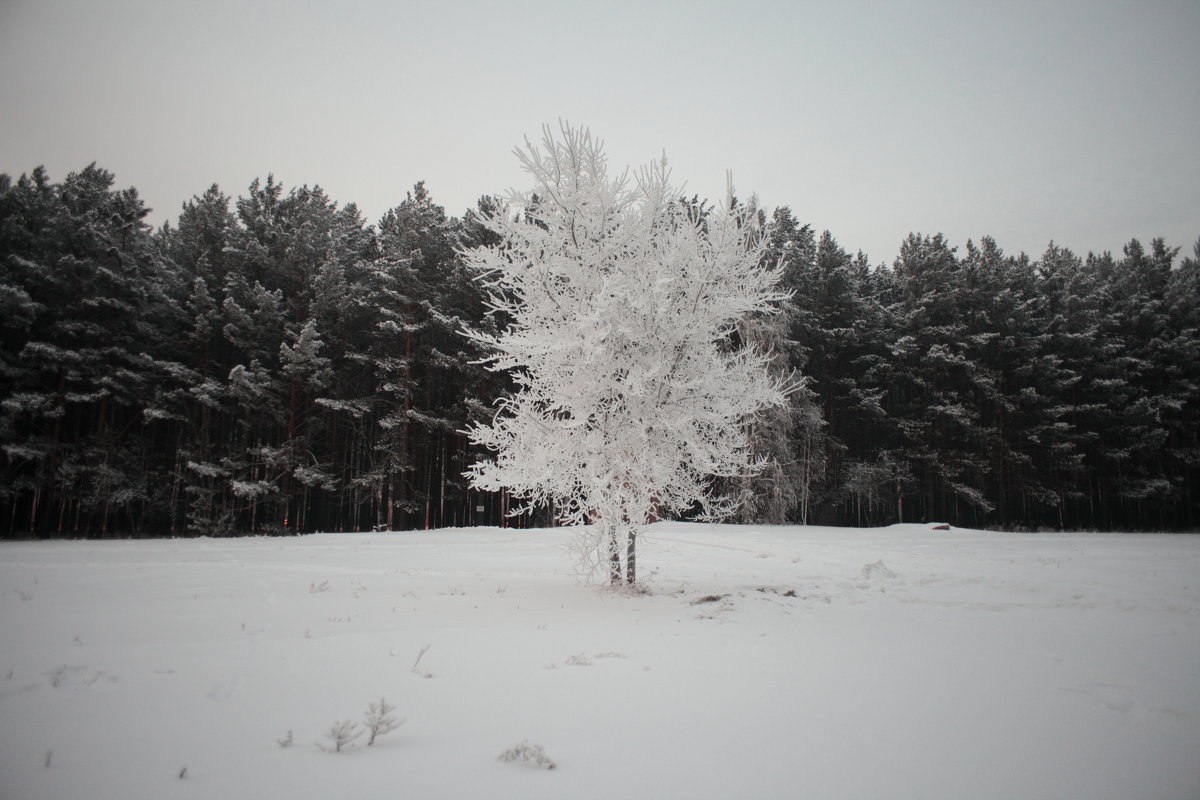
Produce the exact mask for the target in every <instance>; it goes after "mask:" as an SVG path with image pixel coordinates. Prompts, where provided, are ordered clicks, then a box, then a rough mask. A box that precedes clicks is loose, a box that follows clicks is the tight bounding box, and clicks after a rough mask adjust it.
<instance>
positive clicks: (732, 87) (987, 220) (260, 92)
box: [0, 0, 1200, 263]
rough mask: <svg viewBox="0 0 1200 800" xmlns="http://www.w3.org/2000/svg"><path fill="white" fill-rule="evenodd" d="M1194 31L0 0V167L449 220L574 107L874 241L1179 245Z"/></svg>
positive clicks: (1146, 8)
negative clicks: (436, 209) (276, 194)
mask: <svg viewBox="0 0 1200 800" xmlns="http://www.w3.org/2000/svg"><path fill="white" fill-rule="evenodd" d="M1197 42H1200V2H1197V0H1177V1H1175V2H1170V1H1167V0H1140V1H1139V2H1108V0H1094V1H1093V0H1074V1H1072V2H1067V1H1066V0H1061V1H1059V0H1041V1H1038V2H1019V1H1013V2H1008V1H1004V2H992V3H981V2H960V1H957V0H956V1H954V2H949V1H947V2H938V1H937V0H922V1H921V2H886V1H885V2H854V1H853V0H840V1H838V0H831V1H830V2H811V3H809V2H761V1H759V2H754V1H751V0H743V1H742V2H705V1H704V0H692V1H691V2H662V3H655V2H652V0H643V1H642V2H620V1H616V2H602V1H601V0H593V1H592V2H586V3H585V2H572V1H571V0H559V2H528V1H525V0H505V1H504V2H474V1H470V0H457V1H456V2H438V1H437V0H421V2H409V1H408V0H394V1H393V2H385V1H384V0H340V1H339V2H334V1H333V0H326V2H300V1H299V0H297V1H295V2H284V1H283V0H276V1H275V2H265V1H264V2H254V1H253V0H243V2H226V1H225V0H197V1H196V2H184V1H183V0H106V1H105V2H97V1H96V0H0V172H7V173H9V174H10V175H12V176H14V177H15V176H16V175H19V174H21V173H23V172H28V171H29V170H31V169H32V168H33V167H35V166H37V165H39V164H44V165H45V166H46V167H47V169H48V170H49V171H50V175H51V178H52V179H54V180H61V179H62V178H63V177H65V175H66V174H67V172H69V171H72V170H77V169H80V168H82V167H83V166H86V165H87V164H88V163H90V162H91V161H96V162H98V163H99V164H100V166H103V167H105V168H107V169H109V170H112V171H113V172H114V173H116V177H117V182H118V184H119V185H120V186H122V187H124V186H130V185H132V186H135V187H137V189H138V190H139V191H140V192H141V194H142V197H143V198H144V199H145V201H146V202H147V204H148V205H150V206H151V207H152V208H153V209H154V212H153V214H152V217H151V220H152V221H153V222H154V223H155V224H158V223H160V222H162V221H163V220H166V219H172V220H173V219H174V218H175V217H176V216H177V215H178V212H179V207H180V204H181V203H182V202H183V201H185V200H187V199H188V198H190V197H191V196H192V195H194V194H199V193H201V192H203V191H204V190H205V189H206V188H207V187H208V186H209V185H211V184H212V183H218V184H220V186H221V188H222V189H223V190H224V191H225V193H226V194H229V195H231V196H234V197H236V196H238V195H239V194H241V193H243V191H244V190H245V188H246V186H247V185H249V183H250V181H251V180H252V179H253V178H255V177H256V176H265V175H266V174H267V173H268V172H274V173H275V175H276V177H277V178H279V179H280V180H281V181H282V182H283V183H284V184H285V185H286V186H289V187H290V186H295V185H299V184H305V183H307V184H310V185H311V184H320V185H321V186H322V187H324V188H325V190H326V191H327V192H328V193H329V195H330V196H331V197H332V198H333V199H334V200H337V201H339V202H340V203H343V204H344V203H347V202H356V203H357V204H358V205H359V207H360V208H361V209H362V211H363V212H364V214H365V215H366V217H367V219H368V220H369V221H371V222H374V221H375V220H377V219H378V218H379V216H380V215H381V214H382V213H383V212H384V211H385V210H387V209H388V208H389V207H391V206H393V205H395V204H397V203H399V202H400V201H401V200H402V199H403V198H404V195H405V192H406V191H408V190H409V189H410V188H411V187H412V185H413V184H414V183H415V182H416V181H418V180H424V181H425V182H426V185H427V186H428V187H429V190H430V192H431V193H432V195H433V198H434V200H435V201H437V202H439V203H440V204H442V205H444V206H445V207H446V210H447V212H449V213H451V214H454V215H460V214H462V212H463V211H464V210H465V209H466V208H468V207H469V206H472V205H474V203H475V200H476V199H477V198H478V197H479V196H480V195H482V194H493V193H502V192H504V191H505V190H507V189H509V188H511V187H518V188H526V187H527V186H528V185H529V181H528V179H527V177H526V176H525V175H524V174H523V173H522V172H521V171H520V169H519V167H518V165H517V162H516V159H515V158H514V157H513V156H512V154H511V151H512V148H513V147H514V146H515V145H517V144H519V143H520V142H521V141H522V139H523V137H524V136H526V135H529V136H530V137H531V138H536V137H537V136H538V134H539V131H540V127H541V125H542V124H543V123H546V122H551V123H555V122H556V121H557V120H558V119H559V118H565V119H568V120H570V121H571V122H572V123H576V124H580V125H586V126H588V127H590V128H591V130H592V132H593V134H595V135H597V136H599V137H601V138H603V139H604V140H605V142H606V143H607V145H608V153H609V157H610V163H611V164H612V165H614V166H624V165H627V164H634V165H640V164H642V163H645V162H647V161H649V160H651V159H653V158H655V157H657V156H658V155H659V154H660V153H662V152H663V151H664V150H665V151H666V153H667V156H668V160H669V162H670V163H671V164H672V166H673V171H674V177H675V180H676V181H677V182H679V183H686V189H687V191H688V193H689V194H700V195H701V196H706V197H709V198H719V197H720V196H722V195H723V192H724V185H725V177H724V176H725V170H727V169H729V170H732V171H733V173H734V182H735V184H736V186H737V190H738V193H739V194H740V195H742V196H747V195H749V194H751V193H754V194H757V195H758V197H759V199H760V202H761V203H762V205H764V206H765V207H767V208H768V209H771V208H774V207H775V206H778V205H789V206H791V207H792V209H793V211H794V212H795V213H796V216H797V217H798V218H799V219H800V220H801V221H803V222H809V223H811V224H812V225H813V226H814V227H815V228H817V230H821V229H826V228H827V229H829V230H831V231H832V232H833V234H834V236H835V237H836V238H837V239H838V241H839V242H840V243H841V244H842V245H843V246H844V247H846V248H847V249H849V250H851V251H853V250H857V249H862V250H864V251H866V252H867V253H868V255H869V256H870V257H871V260H872V262H874V263H880V262H884V261H886V262H888V263H890V262H891V260H892V259H893V258H894V257H895V255H896V253H897V252H898V250H899V244H900V242H901V240H902V239H903V238H904V237H905V236H906V235H907V234H908V233H909V232H910V231H916V232H921V233H937V232H943V233H945V234H946V235H947V237H949V239H950V241H951V242H952V243H953V244H955V245H959V246H960V247H961V246H962V245H963V244H965V242H966V240H967V239H968V238H974V239H976V240H978V238H979V237H980V236H983V235H989V234H990V235H992V236H993V237H995V238H996V240H997V242H998V243H999V244H1000V246H1001V247H1002V248H1004V249H1005V250H1006V251H1008V252H1011V253H1016V252H1018V251H1022V250H1024V251H1026V252H1028V253H1030V254H1031V255H1033V256H1039V255H1040V254H1041V253H1042V251H1043V250H1044V249H1045V246H1046V244H1047V243H1048V242H1049V241H1050V240H1051V239H1054V240H1055V241H1056V242H1058V243H1059V244H1061V245H1064V246H1067V247H1070V248H1072V249H1074V250H1076V251H1077V252H1080V253H1081V254H1083V253H1086V252H1087V251H1088V250H1096V251H1100V250H1112V251H1113V252H1114V253H1119V252H1120V249H1121V246H1122V245H1123V244H1124V243H1125V242H1127V241H1128V240H1129V239H1130V238H1131V237H1135V236H1136V237H1138V238H1140V239H1142V241H1143V242H1148V241H1149V240H1150V239H1151V238H1153V237H1155V236H1164V237H1166V238H1167V241H1168V243H1169V244H1172V245H1176V246H1181V247H1182V248H1183V251H1184V252H1185V253H1190V252H1191V249H1192V244H1193V243H1194V242H1195V241H1196V239H1197V237H1200V55H1198V53H1200V47H1198V45H1197Z"/></svg>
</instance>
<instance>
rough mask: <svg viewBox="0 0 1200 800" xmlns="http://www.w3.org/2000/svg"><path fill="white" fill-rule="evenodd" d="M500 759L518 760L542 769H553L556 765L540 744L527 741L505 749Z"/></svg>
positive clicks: (507, 760)
mask: <svg viewBox="0 0 1200 800" xmlns="http://www.w3.org/2000/svg"><path fill="white" fill-rule="evenodd" d="M500 760H501V761H505V762H513V761H520V762H523V763H526V764H533V765H534V766H537V767H541V768H543V769H554V768H555V766H557V765H556V764H555V763H554V761H553V760H552V759H551V758H550V757H549V756H548V755H546V751H545V750H543V749H542V746H541V745H540V744H531V743H529V742H528V741H522V742H521V743H520V744H518V745H515V746H513V747H510V748H509V749H507V750H505V751H504V752H503V753H501V754H500Z"/></svg>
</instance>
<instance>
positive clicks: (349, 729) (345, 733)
mask: <svg viewBox="0 0 1200 800" xmlns="http://www.w3.org/2000/svg"><path fill="white" fill-rule="evenodd" d="M362 735H363V732H362V731H360V730H358V723H357V722H351V721H350V720H348V719H344V720H342V721H341V722H335V723H333V725H332V726H331V727H330V728H329V732H328V733H326V734H325V738H326V739H328V740H329V741H330V742H332V743H333V746H332V747H329V746H327V745H323V744H320V743H318V744H317V746H318V747H320V748H321V749H322V750H325V751H326V752H329V753H340V752H342V750H343V749H345V748H346V747H348V746H349V745H350V743H352V742H353V741H354V740H355V739H357V738H358V737H360V736H362Z"/></svg>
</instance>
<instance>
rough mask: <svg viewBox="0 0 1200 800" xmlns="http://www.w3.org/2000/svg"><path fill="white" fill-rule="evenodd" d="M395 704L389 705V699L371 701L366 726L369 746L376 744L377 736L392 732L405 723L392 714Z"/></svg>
mask: <svg viewBox="0 0 1200 800" xmlns="http://www.w3.org/2000/svg"><path fill="white" fill-rule="evenodd" d="M395 710H396V709H395V707H394V706H389V705H388V702H387V700H384V699H383V698H382V697H381V698H379V702H378V703H371V704H370V705H369V706H367V718H366V723H365V724H366V726H367V733H368V734H369V736H368V737H367V747H370V746H371V745H373V744H375V739H376V737H379V736H382V735H383V734H385V733H391V732H392V731H394V730H396V728H399V727H400V726H401V725H403V724H404V720H402V719H396V718H395V717H393V716H392V715H391V714H392V712H393V711H395Z"/></svg>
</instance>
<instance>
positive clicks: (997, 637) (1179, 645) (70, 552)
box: [0, 523, 1200, 800]
mask: <svg viewBox="0 0 1200 800" xmlns="http://www.w3.org/2000/svg"><path fill="white" fill-rule="evenodd" d="M565 539H566V532H564V531H561V530H559V531H552V530H547V531H533V532H515V531H502V530H496V529H472V530H448V531H438V532H431V533H384V534H328V535H315V536H305V537H302V538H297V539H261V538H259V539H230V540H224V539H201V540H153V541H115V542H35V543H14V542H8V543H2V544H0V797H2V798H4V800H38V799H39V798H53V799H54V800H61V799H62V798H88V800H110V799H111V800H137V799H138V798H146V799H147V800H149V799H151V798H153V799H154V800H158V799H159V798H222V799H223V800H237V798H253V799H254V800H262V798H271V797H278V798H288V800H299V799H301V798H329V797H354V798H360V799H361V798H367V799H369V798H385V797H386V798H476V797H479V798H590V797H622V798H776V797H780V798H798V797H805V798H1005V799H1006V800H1010V799H1011V798H1024V799H1025V800H1029V799H1031V798H1088V799H1089V800H1096V799H1097V798H1121V799H1122V800H1127V799H1128V798H1139V799H1140V800H1150V799H1151V798H1172V799H1173V800H1183V799H1184V798H1197V797H1200V536H1195V535H1187V536H1178V535H1176V536H1166V535H1118V534H1088V535H1079V534H1073V535H1055V534H1037V535H1017V534H996V533H982V532H978V531H961V530H954V531H949V532H947V531H935V530H930V529H928V528H927V527H924V526H913V525H906V526H894V527H891V528H886V529H873V530H850V529H833V528H815V527H814V528H798V527H787V528H771V527H734V526H702V525H689V524H678V523H663V524H659V525H655V526H653V527H652V528H651V532H650V535H649V542H648V543H647V544H646V545H645V546H644V548H643V549H642V551H641V555H642V559H641V563H640V565H639V566H641V567H642V569H643V571H649V570H653V571H654V574H652V575H650V576H649V578H648V586H649V588H650V592H649V593H648V594H639V595H630V594H614V593H611V592H608V591H605V590H602V589H600V588H598V587H595V586H584V585H582V584H580V583H579V582H578V580H577V579H576V577H575V576H574V573H573V571H572V569H571V566H570V562H569V560H568V559H567V558H566V557H565V556H564V554H563V549H562V546H563V543H564V541H565ZM423 650H424V653H423V655H420V660H419V663H417V664H416V668H415V669H414V662H415V661H417V659H418V655H419V654H421V653H422V651H423ZM380 697H386V698H387V701H388V702H389V703H391V704H393V705H395V706H396V707H397V712H396V714H397V716H401V717H404V718H405V719H406V720H407V721H406V723H405V724H404V725H402V726H401V727H400V728H398V729H397V730H395V731H394V732H392V733H389V734H387V735H385V736H382V737H381V738H380V739H379V740H378V741H377V742H376V743H375V745H374V746H372V747H365V746H363V744H364V741H365V740H364V739H359V740H358V741H357V742H355V743H354V746H353V747H352V749H350V750H349V751H347V752H342V753H331V752H326V751H325V750H323V749H321V748H320V747H318V742H323V743H325V744H328V740H326V739H325V738H324V734H325V733H326V732H327V731H328V730H329V728H330V726H331V725H332V724H333V723H334V722H336V721H339V720H344V719H354V720H361V718H362V716H363V712H364V711H365V710H366V708H367V704H368V703H369V702H371V701H377V700H378V699H379V698H380ZM289 731H291V732H292V739H293V744H292V745H291V746H290V747H284V746H281V744H280V743H279V741H280V740H286V737H287V735H288V732H289ZM522 740H528V741H529V742H530V743H531V744H537V745H541V746H542V747H543V748H544V751H545V753H546V755H547V756H548V757H549V758H551V759H553V760H554V762H555V763H556V765H557V768H556V769H554V770H545V769H539V768H537V767H535V766H533V765H529V764H523V763H504V762H502V761H500V760H499V759H498V758H497V757H498V756H499V755H500V753H501V752H502V751H504V750H506V749H508V748H511V747H513V746H514V745H516V744H518V743H519V742H521V741H522ZM181 773H182V777H180V775H181Z"/></svg>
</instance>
